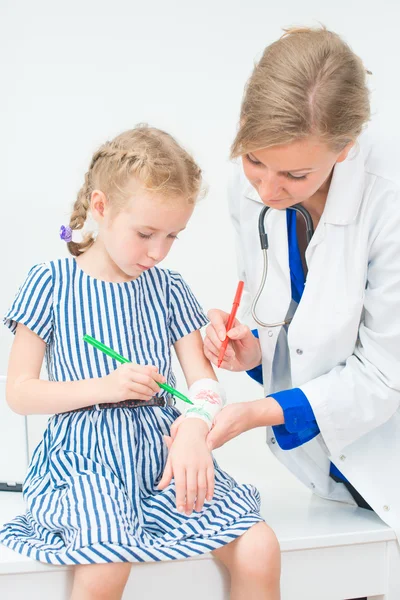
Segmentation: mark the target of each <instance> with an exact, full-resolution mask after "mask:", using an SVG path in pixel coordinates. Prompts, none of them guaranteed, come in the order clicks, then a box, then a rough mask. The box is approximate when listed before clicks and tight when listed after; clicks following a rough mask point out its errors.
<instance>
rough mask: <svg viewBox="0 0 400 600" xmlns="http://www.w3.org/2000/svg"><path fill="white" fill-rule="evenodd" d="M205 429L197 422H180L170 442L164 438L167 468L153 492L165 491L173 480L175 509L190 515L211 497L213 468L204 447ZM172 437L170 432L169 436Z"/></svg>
mask: <svg viewBox="0 0 400 600" xmlns="http://www.w3.org/2000/svg"><path fill="white" fill-rule="evenodd" d="M207 432H208V427H207V424H206V423H204V421H202V420H201V419H184V420H183V419H182V421H181V422H180V424H179V428H178V429H175V431H174V436H173V437H174V439H172V437H169V436H165V438H164V439H165V442H166V444H167V446H168V449H169V454H168V459H167V464H166V466H165V469H164V473H163V476H162V478H161V481H160V483H159V484H158V486H157V488H158V489H159V490H163V489H165V488H166V487H167V486H168V485H169V484H170V483H171V480H172V478H174V479H175V490H176V507H177V509H178V510H179V511H180V512H185V513H186V514H187V515H190V514H191V513H192V512H193V509H194V510H195V511H201V510H202V508H203V505H204V501H205V500H207V501H211V500H212V497H213V495H214V464H213V460H212V455H211V452H210V449H209V448H208V446H207V443H206V437H207ZM171 433H172V432H171Z"/></svg>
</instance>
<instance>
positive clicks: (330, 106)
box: [231, 27, 370, 157]
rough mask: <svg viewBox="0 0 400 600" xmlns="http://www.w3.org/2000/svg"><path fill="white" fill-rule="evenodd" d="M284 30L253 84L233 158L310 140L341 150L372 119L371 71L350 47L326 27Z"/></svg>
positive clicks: (253, 77) (257, 69) (246, 95)
mask: <svg viewBox="0 0 400 600" xmlns="http://www.w3.org/2000/svg"><path fill="white" fill-rule="evenodd" d="M284 31H285V33H284V35H282V37H281V38H280V39H278V40H277V41H276V42H274V43H273V44H271V45H270V46H268V47H267V48H266V49H265V51H264V53H263V55H262V57H261V59H260V61H259V62H258V64H256V66H255V68H254V70H253V73H252V75H251V76H250V78H249V80H248V82H247V85H246V88H245V92H244V97H243V102H242V107H241V114H240V126H239V130H238V133H237V135H236V138H235V140H234V142H233V144H232V149H231V156H232V157H236V156H240V155H242V154H246V153H247V152H251V151H255V150H259V149H261V148H266V147H269V146H274V145H284V144H288V143H290V142H292V141H295V140H299V139H303V138H305V137H309V136H313V137H314V136H315V137H318V138H320V139H321V140H323V141H325V143H326V144H327V145H328V146H329V147H330V148H331V149H332V150H334V151H340V150H341V149H342V148H343V147H344V146H345V145H346V144H347V143H348V142H350V141H355V140H356V138H357V137H358V136H359V135H360V133H361V131H362V129H363V126H364V124H365V123H366V122H368V120H369V118H370V102H369V90H368V87H367V82H366V75H367V73H368V71H366V69H365V67H364V65H363V63H362V61H361V59H360V58H359V57H358V56H357V55H356V54H355V53H354V52H353V51H352V50H351V48H350V47H349V46H348V44H347V43H346V42H345V41H344V40H343V39H342V38H341V37H340V36H339V35H338V34H336V33H334V32H332V31H328V30H327V29H326V28H325V27H318V28H308V27H300V28H291V29H287V30H284Z"/></svg>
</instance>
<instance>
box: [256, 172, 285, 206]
mask: <svg viewBox="0 0 400 600" xmlns="http://www.w3.org/2000/svg"><path fill="white" fill-rule="evenodd" d="M281 190H282V186H281V185H280V183H279V181H278V178H277V177H275V176H274V175H268V176H265V177H263V178H262V179H261V180H260V183H259V185H258V195H259V196H260V198H261V200H263V202H268V201H269V200H279V195H280V193H281Z"/></svg>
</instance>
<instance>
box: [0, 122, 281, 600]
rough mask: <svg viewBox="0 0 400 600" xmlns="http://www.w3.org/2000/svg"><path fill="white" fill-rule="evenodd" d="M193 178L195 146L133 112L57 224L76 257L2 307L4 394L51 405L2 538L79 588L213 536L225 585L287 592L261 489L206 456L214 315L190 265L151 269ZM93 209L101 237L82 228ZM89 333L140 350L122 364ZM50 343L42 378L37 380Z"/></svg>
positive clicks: (272, 594)
mask: <svg viewBox="0 0 400 600" xmlns="http://www.w3.org/2000/svg"><path fill="white" fill-rule="evenodd" d="M200 185H201V172H200V169H199V168H198V167H197V165H196V164H195V162H194V161H193V159H192V158H191V157H190V156H189V155H188V153H187V152H186V151H185V150H183V149H182V148H181V147H180V146H179V145H178V144H177V142H176V141H175V140H174V139H173V138H172V137H171V136H169V135H168V134H166V133H164V132H162V131H159V130H157V129H152V128H149V127H147V126H139V127H137V128H136V129H133V130H131V131H127V132H125V133H123V134H121V135H119V136H118V137H117V138H115V139H114V140H113V141H111V142H107V143H106V144H104V145H103V146H101V147H100V149H99V150H98V151H97V152H96V153H95V154H94V156H93V158H92V161H91V164H90V167H89V170H88V172H87V173H86V177H85V182H84V185H83V187H82V188H81V190H80V192H79V194H78V197H77V200H76V202H75V205H74V209H73V213H72V216H71V220H70V225H69V227H62V228H61V237H62V239H65V240H66V241H67V244H68V248H69V251H70V253H71V254H72V257H70V258H66V259H60V260H55V261H51V262H49V263H46V264H39V265H36V266H35V267H33V268H32V269H31V271H30V272H29V274H28V276H27V279H26V281H25V283H24V284H23V286H22V287H21V289H20V290H19V292H18V294H17V297H16V299H15V301H14V304H13V306H12V308H11V309H10V311H9V312H8V314H7V315H6V317H5V323H6V325H7V326H8V327H9V328H10V329H11V331H13V332H14V333H15V340H14V344H13V347H12V350H11V356H10V363H9V371H8V382H7V401H8V403H9V405H10V406H11V408H12V409H13V410H14V411H16V412H18V413H20V414H25V415H27V414H34V413H44V414H46V413H55V414H54V416H53V417H52V418H51V419H50V420H49V423H48V426H47V429H46V431H45V434H44V438H43V440H42V442H41V443H40V444H39V446H38V447H37V448H36V450H35V452H34V454H33V457H32V460H31V464H30V467H29V471H28V475H27V478H26V480H25V484H24V497H25V500H26V503H27V512H26V514H25V515H24V516H20V517H17V518H16V519H14V520H13V521H12V522H10V523H8V524H6V525H5V526H4V527H3V529H2V530H1V531H0V540H1V541H2V542H3V543H4V544H6V545H7V546H9V547H10V548H13V549H15V550H16V551H18V552H21V553H23V554H26V555H28V556H30V557H32V558H34V559H36V560H40V561H43V562H47V563H52V564H67V565H74V568H75V576H74V586H73V591H72V599H73V600H83V599H85V600H89V599H92V598H93V599H96V600H99V599H101V598H107V599H114V598H115V599H117V598H121V596H122V593H123V589H124V587H125V584H126V581H127V578H128V575H129V571H130V566H131V563H133V562H139V561H159V560H171V559H178V558H180V559H181V558H185V557H189V556H194V555H198V554H201V553H204V552H208V551H210V550H211V551H213V552H214V555H215V556H216V557H217V558H218V559H220V560H221V561H222V562H223V563H224V564H225V565H226V566H227V568H228V569H229V571H230V573H231V582H232V592H231V593H232V595H231V597H232V598H234V599H239V598H244V595H245V594H246V595H247V596H250V597H251V598H252V599H254V600H256V599H258V598H259V599H260V600H261V599H271V600H276V599H277V598H279V548H278V544H277V541H276V538H275V536H274V534H273V532H272V531H271V530H270V529H269V528H268V527H267V525H266V524H265V523H263V522H262V518H261V516H260V513H259V494H258V492H257V490H256V489H255V488H254V487H253V486H250V485H239V484H237V483H236V482H235V481H234V480H233V479H232V478H231V477H229V476H228V475H227V474H226V473H224V472H223V471H222V470H221V469H220V468H219V467H218V466H217V465H216V464H215V463H213V460H212V457H211V454H210V451H209V449H208V447H207V445H206V436H207V434H208V431H209V429H210V427H211V424H212V420H213V417H214V416H215V414H216V412H217V411H218V410H219V409H220V408H221V406H222V404H223V400H222V399H223V391H222V389H221V387H220V386H219V384H218V382H217V381H216V378H215V375H214V371H213V369H212V367H211V365H210V363H209V362H208V361H207V359H206V358H205V357H204V354H203V352H202V338H201V335H200V332H199V329H200V328H201V327H202V326H203V325H204V324H205V323H206V321H207V320H206V317H205V316H204V314H203V312H202V310H201V308H200V306H199V304H198V302H197V301H196V299H195V298H194V296H193V294H192V293H191V291H190V289H189V288H188V286H187V285H186V283H185V282H184V281H183V279H182V278H181V276H180V275H179V274H178V273H176V272H173V271H168V270H164V269H160V268H158V267H156V265H157V263H159V262H160V261H161V260H162V259H163V258H165V256H166V255H167V254H168V252H169V250H170V248H171V246H172V244H173V242H174V240H175V239H176V237H177V235H178V233H179V232H180V231H182V230H183V229H184V228H185V227H186V224H187V222H188V220H189V218H190V216H191V214H192V212H193V208H194V203H195V200H196V197H197V196H198V194H199V189H200ZM89 210H90V212H91V214H92V216H93V218H94V220H95V221H96V223H97V226H98V234H97V237H96V238H94V237H93V236H92V235H86V237H85V238H84V239H83V240H81V241H76V240H75V239H74V238H73V235H72V232H73V231H75V230H79V229H82V228H83V226H84V224H85V220H86V217H87V214H88V211H89ZM85 333H88V334H90V335H92V336H93V337H95V338H97V339H99V340H100V341H102V342H103V343H105V344H106V345H108V346H111V347H113V348H114V349H115V350H117V351H118V352H119V353H121V354H122V355H125V356H126V357H128V358H129V359H130V360H131V361H132V362H131V363H129V364H125V365H122V366H118V365H117V363H116V362H115V361H114V360H113V359H111V358H109V357H107V356H105V355H102V354H100V353H99V351H98V350H96V349H95V348H92V347H91V346H88V345H87V344H86V343H85V342H84V341H83V340H82V337H83V335H84V334H85ZM172 346H173V347H174V349H175V351H176V354H177V356H178V359H179V361H180V364H181V365H182V369H183V372H184V374H185V377H186V380H187V384H188V387H189V396H190V398H191V400H192V402H193V406H192V407H190V408H189V409H188V410H186V412H185V418H184V419H183V422H181V423H180V426H179V428H178V431H177V434H176V438H175V440H174V442H173V444H172V446H171V445H170V441H168V445H169V446H171V447H170V454H169V457H168V462H167V449H166V447H165V445H164V444H163V436H168V435H169V433H170V427H171V425H172V423H173V422H174V421H175V419H176V418H177V417H178V416H179V414H180V413H179V412H178V410H177V409H176V408H175V407H174V401H173V398H172V397H171V396H170V395H169V394H168V393H166V392H164V391H162V390H161V391H160V387H159V386H158V383H162V382H168V384H170V385H171V386H174V384H175V377H174V375H173V373H172V369H171V347H172ZM44 356H46V365H47V370H48V375H49V381H42V380H40V379H39V375H40V368H41V365H42V361H43V358H44ZM165 467H166V468H165ZM164 468H165V475H164V477H163V478H162V479H161V476H162V473H163V471H164ZM171 477H173V481H172V482H171ZM214 480H215V481H214ZM193 509H194V510H195V513H193V512H192V511H193Z"/></svg>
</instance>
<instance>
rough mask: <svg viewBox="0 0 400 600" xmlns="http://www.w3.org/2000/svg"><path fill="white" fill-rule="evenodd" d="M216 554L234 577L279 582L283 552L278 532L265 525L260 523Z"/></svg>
mask: <svg viewBox="0 0 400 600" xmlns="http://www.w3.org/2000/svg"><path fill="white" fill-rule="evenodd" d="M215 555H216V557H217V558H218V559H220V560H222V562H223V563H224V564H225V566H226V567H227V568H228V569H229V571H230V573H231V576H234V575H235V573H236V574H238V575H239V577H243V576H246V577H251V578H252V579H264V580H268V581H270V580H271V581H272V580H275V579H277V580H279V577H280V568H281V553H280V547H279V542H278V540H277V538H276V535H275V533H274V532H273V531H272V529H271V528H270V527H268V525H266V523H257V525H254V526H253V527H251V528H250V529H249V530H248V531H246V533H244V534H243V535H242V536H241V537H240V538H238V539H236V540H235V541H234V542H232V543H231V544H228V546H225V547H224V548H221V549H220V550H218V551H217V552H215Z"/></svg>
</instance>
